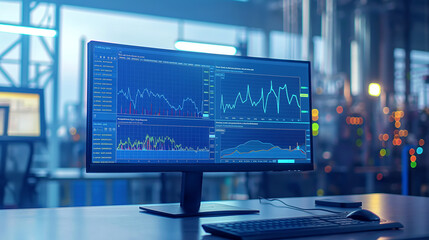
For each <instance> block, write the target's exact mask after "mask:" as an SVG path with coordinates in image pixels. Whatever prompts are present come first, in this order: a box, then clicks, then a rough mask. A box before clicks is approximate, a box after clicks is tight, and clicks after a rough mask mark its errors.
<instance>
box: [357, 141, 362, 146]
mask: <svg viewBox="0 0 429 240" xmlns="http://www.w3.org/2000/svg"><path fill="white" fill-rule="evenodd" d="M356 146H358V147H361V146H362V140H360V139H358V140H356Z"/></svg>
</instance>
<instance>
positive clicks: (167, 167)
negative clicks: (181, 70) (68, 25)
mask: <svg viewBox="0 0 429 240" xmlns="http://www.w3.org/2000/svg"><path fill="white" fill-rule="evenodd" d="M96 44H98V45H104V46H110V47H125V48H134V49H139V50H152V51H153V50H155V51H160V52H164V53H165V52H175V53H181V54H185V55H187V56H194V57H198V56H200V57H207V56H210V57H213V58H227V59H228V58H229V59H237V58H241V59H247V60H249V59H250V60H252V59H253V60H263V61H274V62H295V63H304V64H307V65H308V78H309V101H310V103H309V106H310V109H312V102H311V99H312V96H311V66H310V61H301V60H283V59H271V58H256V57H245V56H228V55H219V54H210V53H198V52H188V51H178V50H168V49H160V48H149V47H140V46H130V45H124V44H117V43H107V42H100V41H90V42H88V50H87V53H88V56H87V60H88V62H87V77H88V78H87V128H86V129H87V131H86V132H87V134H86V172H260V171H311V170H314V157H313V154H314V153H313V134H312V131H310V148H311V162H310V163H281V164H279V163H270V164H265V163H245V164H243V163H197V164H196V163H181V164H174V163H157V164H152V163H150V164H149V163H144V164H130V163H125V164H124V163H92V111H93V109H92V104H91V103H92V100H93V98H92V91H89V89H91V88H92V87H93V83H92V77H93V76H92V70H93V68H92V65H91V62H92V60H93V58H92V57H93V56H92V55H93V47H94V46H95V45H96ZM309 114H310V119H309V121H310V126H311V125H312V117H311V111H309Z"/></svg>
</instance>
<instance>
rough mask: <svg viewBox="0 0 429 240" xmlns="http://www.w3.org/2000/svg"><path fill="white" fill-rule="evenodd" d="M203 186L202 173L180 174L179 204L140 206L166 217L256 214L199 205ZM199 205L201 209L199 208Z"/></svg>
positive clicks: (215, 205)
mask: <svg viewBox="0 0 429 240" xmlns="http://www.w3.org/2000/svg"><path fill="white" fill-rule="evenodd" d="M202 186H203V173H202V172H183V173H182V193H181V198H180V205H179V204H174V203H173V204H161V205H146V206H140V209H141V210H144V211H145V212H147V213H150V214H155V215H161V216H166V217H174V218H177V217H192V216H220V215H236V214H250V213H258V212H259V211H258V210H254V209H244V208H239V207H235V206H229V205H225V204H219V203H203V204H201V190H202ZM200 205H201V207H200Z"/></svg>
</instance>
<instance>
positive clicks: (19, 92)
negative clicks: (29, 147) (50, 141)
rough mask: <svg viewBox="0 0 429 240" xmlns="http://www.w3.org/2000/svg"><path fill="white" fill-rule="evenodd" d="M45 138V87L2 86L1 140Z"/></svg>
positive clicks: (0, 110)
mask: <svg viewBox="0 0 429 240" xmlns="http://www.w3.org/2000/svg"><path fill="white" fill-rule="evenodd" d="M45 139H46V123H45V108H44V95H43V89H34V88H15V87H0V142H1V141H3V142H5V141H6V142H13V141H30V142H32V141H44V140H45Z"/></svg>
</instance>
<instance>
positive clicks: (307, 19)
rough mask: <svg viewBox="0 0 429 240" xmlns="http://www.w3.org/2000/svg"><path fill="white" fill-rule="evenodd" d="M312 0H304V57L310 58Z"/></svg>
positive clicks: (302, 47) (302, 49)
mask: <svg viewBox="0 0 429 240" xmlns="http://www.w3.org/2000/svg"><path fill="white" fill-rule="evenodd" d="M310 22H311V21H310V0H302V45H301V52H302V59H304V60H310V47H311V24H310Z"/></svg>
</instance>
